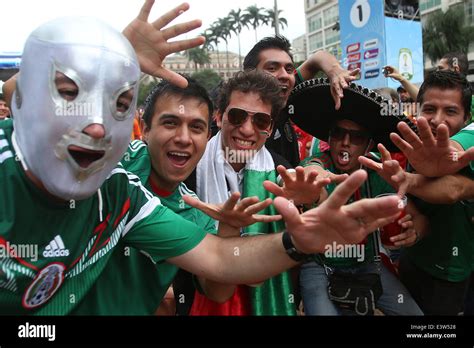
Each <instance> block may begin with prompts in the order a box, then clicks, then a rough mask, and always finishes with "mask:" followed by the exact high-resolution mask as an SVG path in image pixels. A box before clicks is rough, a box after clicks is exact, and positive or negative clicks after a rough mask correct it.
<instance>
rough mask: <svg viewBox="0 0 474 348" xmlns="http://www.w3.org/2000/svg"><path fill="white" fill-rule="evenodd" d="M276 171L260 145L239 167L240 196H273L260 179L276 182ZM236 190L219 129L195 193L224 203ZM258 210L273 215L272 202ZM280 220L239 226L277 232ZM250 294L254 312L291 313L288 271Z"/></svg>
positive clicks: (252, 232)
mask: <svg viewBox="0 0 474 348" xmlns="http://www.w3.org/2000/svg"><path fill="white" fill-rule="evenodd" d="M277 177H278V173H277V171H276V170H275V163H274V161H273V158H272V156H271V154H270V152H268V150H267V149H266V148H265V146H263V147H262V148H261V149H260V150H259V151H258V152H257V153H256V154H255V156H254V157H253V158H252V159H250V160H248V161H247V163H246V165H245V168H244V170H243V192H242V198H245V197H252V196H258V197H259V199H260V201H263V200H265V199H267V198H272V199H273V198H274V195H273V194H271V193H270V192H268V191H267V190H265V188H264V187H263V182H264V181H265V180H270V181H272V182H277ZM238 190H239V174H238V173H236V172H235V171H234V170H233V169H232V167H231V166H230V164H229V163H228V162H227V161H226V160H225V157H224V151H223V150H222V140H221V132H219V133H217V135H216V136H215V137H213V138H212V139H211V140H210V141H209V142H208V144H207V147H206V151H205V153H204V155H203V157H202V159H201V161H200V162H199V163H198V166H197V170H196V193H197V195H198V197H199V198H200V199H201V200H202V201H205V202H208V203H224V202H225V201H226V200H227V199H228V198H229V196H230V194H231V193H232V192H235V191H238ZM260 214H266V215H276V214H277V212H276V210H275V207H274V206H273V205H270V206H269V207H267V208H266V209H265V210H263V211H262V212H260ZM284 228H285V226H284V223H283V222H282V221H278V222H272V223H255V224H253V225H250V226H248V227H245V228H244V229H243V231H242V232H243V235H257V234H266V233H277V232H281V231H282V230H284ZM250 298H251V302H252V308H253V314H254V315H295V314H296V311H295V304H294V298H295V296H294V294H293V293H292V286H291V277H290V274H289V272H284V273H281V274H279V275H277V276H275V277H273V278H270V279H268V280H266V281H265V282H264V283H263V285H261V286H259V287H251V288H250Z"/></svg>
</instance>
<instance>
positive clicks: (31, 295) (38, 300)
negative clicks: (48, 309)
mask: <svg viewBox="0 0 474 348" xmlns="http://www.w3.org/2000/svg"><path fill="white" fill-rule="evenodd" d="M65 269H66V267H65V266H64V265H63V264H62V263H51V264H49V265H48V266H46V267H45V268H43V269H42V270H41V272H40V273H39V274H38V275H37V276H36V278H35V279H34V280H33V282H32V283H31V285H30V286H29V287H28V288H27V289H26V292H25V294H24V295H23V306H24V307H25V308H27V309H31V308H36V307H38V306H41V305H42V304H43V303H45V302H47V301H48V300H49V299H50V298H51V297H52V296H53V295H54V293H55V292H56V291H57V290H58V289H59V287H60V286H61V284H62V283H63V281H64V270H65Z"/></svg>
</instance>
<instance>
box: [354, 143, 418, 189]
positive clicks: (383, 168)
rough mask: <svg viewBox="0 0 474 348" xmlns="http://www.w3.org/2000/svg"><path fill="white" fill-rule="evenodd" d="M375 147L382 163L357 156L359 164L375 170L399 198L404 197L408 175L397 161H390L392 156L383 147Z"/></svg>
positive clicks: (407, 185)
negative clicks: (394, 190)
mask: <svg viewBox="0 0 474 348" xmlns="http://www.w3.org/2000/svg"><path fill="white" fill-rule="evenodd" d="M377 147H378V149H379V151H380V154H381V155H382V161H383V163H378V162H375V161H374V160H372V159H370V158H368V157H365V156H359V158H358V159H359V163H361V164H362V165H363V166H366V167H367V168H370V169H372V170H375V171H376V172H377V174H378V175H379V176H381V177H382V178H383V179H384V180H385V181H386V182H388V183H389V185H391V186H392V187H393V188H395V189H396V190H397V193H398V196H399V197H403V196H405V194H406V193H407V191H408V187H409V184H410V181H409V176H408V173H407V172H406V171H404V170H403V168H402V167H401V166H400V163H398V161H397V160H392V156H391V155H390V152H389V151H388V150H387V149H386V148H385V146H383V145H382V144H379V145H378V146H377Z"/></svg>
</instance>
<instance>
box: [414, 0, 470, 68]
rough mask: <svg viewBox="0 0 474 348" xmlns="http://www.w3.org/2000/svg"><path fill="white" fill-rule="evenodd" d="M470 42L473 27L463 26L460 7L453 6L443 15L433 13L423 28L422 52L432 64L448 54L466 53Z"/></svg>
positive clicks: (463, 20)
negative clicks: (455, 52)
mask: <svg viewBox="0 0 474 348" xmlns="http://www.w3.org/2000/svg"><path fill="white" fill-rule="evenodd" d="M472 41H474V27H473V26H467V25H466V24H465V19H464V11H463V7H462V6H453V7H451V8H449V10H448V11H446V12H445V13H443V12H442V11H437V12H435V13H433V14H432V15H430V17H429V19H428V21H427V22H426V24H425V26H424V28H423V50H424V52H425V54H426V55H427V56H428V58H429V59H430V60H431V63H432V64H435V63H436V62H437V61H438V60H439V59H441V58H442V57H443V56H444V55H445V54H446V53H448V52H454V51H458V52H459V51H460V52H464V53H467V51H468V46H469V42H472Z"/></svg>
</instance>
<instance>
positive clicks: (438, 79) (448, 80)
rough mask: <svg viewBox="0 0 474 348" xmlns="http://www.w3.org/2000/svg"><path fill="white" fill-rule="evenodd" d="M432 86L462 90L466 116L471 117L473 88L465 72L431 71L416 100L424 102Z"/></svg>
mask: <svg viewBox="0 0 474 348" xmlns="http://www.w3.org/2000/svg"><path fill="white" fill-rule="evenodd" d="M431 88H439V89H441V90H446V89H457V90H459V91H461V95H462V106H463V108H464V118H465V119H467V118H468V117H469V113H470V112H471V102H472V89H471V85H470V84H469V82H468V81H467V79H466V77H465V76H464V75H463V74H459V73H457V72H454V71H450V70H444V71H433V72H431V73H430V74H428V76H427V77H426V79H425V81H424V82H423V84H422V85H421V87H420V90H419V92H418V96H417V99H416V101H417V102H418V103H420V104H423V98H424V96H425V93H426V91H427V90H428V89H431Z"/></svg>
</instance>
